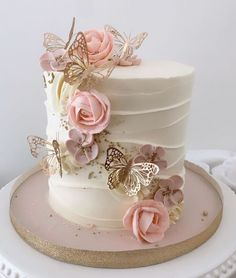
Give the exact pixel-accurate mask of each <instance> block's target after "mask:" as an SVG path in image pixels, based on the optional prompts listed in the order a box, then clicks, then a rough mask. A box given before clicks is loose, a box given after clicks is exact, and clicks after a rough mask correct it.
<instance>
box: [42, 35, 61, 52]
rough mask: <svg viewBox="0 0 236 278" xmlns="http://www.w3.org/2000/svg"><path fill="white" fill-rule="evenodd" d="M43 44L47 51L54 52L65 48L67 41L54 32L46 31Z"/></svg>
mask: <svg viewBox="0 0 236 278" xmlns="http://www.w3.org/2000/svg"><path fill="white" fill-rule="evenodd" d="M43 46H44V47H45V48H46V50H47V51H49V52H54V51H56V50H58V49H63V48H65V46H66V43H65V41H64V40H63V39H61V38H60V37H58V36H57V35H55V34H53V33H45V34H44V41H43Z"/></svg>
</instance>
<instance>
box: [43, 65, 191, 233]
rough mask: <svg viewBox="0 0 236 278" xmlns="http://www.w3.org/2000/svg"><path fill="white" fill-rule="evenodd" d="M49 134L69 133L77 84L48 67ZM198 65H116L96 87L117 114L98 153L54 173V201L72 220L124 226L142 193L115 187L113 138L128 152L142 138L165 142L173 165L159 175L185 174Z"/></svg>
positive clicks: (145, 141)
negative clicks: (109, 164)
mask: <svg viewBox="0 0 236 278" xmlns="http://www.w3.org/2000/svg"><path fill="white" fill-rule="evenodd" d="M44 76H45V79H46V86H47V88H46V92H47V101H46V108H47V113H48V126H47V135H48V138H49V139H53V138H55V136H56V135H57V133H58V135H59V141H60V142H64V141H65V140H66V139H67V138H68V137H67V136H68V135H67V134H68V130H67V128H68V127H67V123H66V122H65V118H64V117H63V111H65V109H66V107H65V103H66V100H67V98H68V96H70V94H72V93H73V91H74V88H73V87H71V86H70V85H68V84H66V83H65V82H64V80H63V75H62V74H60V73H45V75H44ZM192 81H193V68H191V67H188V66H185V65H181V64H177V63H174V62H168V61H167V62H165V61H160V62H156V63H143V64H141V65H140V66H138V67H127V68H126V67H122V68H118V69H115V71H114V72H113V73H112V75H111V77H110V78H109V79H108V80H106V81H105V82H103V83H101V85H99V86H98V87H97V88H96V89H97V90H98V91H100V92H102V93H103V94H106V95H107V96H108V98H109V99H110V101H111V109H112V117H111V121H110V124H109V126H108V128H107V129H106V133H104V134H103V135H102V136H101V137H100V138H99V139H97V140H99V141H100V142H99V148H100V153H99V156H98V158H97V159H96V160H95V161H93V162H91V163H90V164H88V165H86V166H85V167H83V168H82V167H81V168H80V169H79V170H78V172H77V173H76V174H72V173H70V174H67V173H64V175H63V178H61V177H60V176H59V175H54V176H51V177H50V179H49V186H50V191H49V193H50V198H49V199H50V203H51V206H52V207H53V208H54V210H55V211H57V212H58V213H59V214H61V215H62V216H63V217H65V218H67V219H68V220H70V221H72V222H75V223H79V224H84V225H96V226H97V227H98V228H104V229H106V228H109V229H112V228H114V229H117V228H118V229H120V228H122V227H123V226H122V217H123V215H124V213H125V211H126V210H127V209H128V207H130V205H131V204H132V203H133V202H135V201H137V200H138V196H135V197H132V198H131V197H128V196H126V195H121V194H118V193H117V192H116V191H113V190H110V189H109V188H108V186H107V177H108V173H107V171H106V170H105V169H104V162H105V159H106V150H107V148H108V147H109V146H110V145H111V144H112V145H113V146H115V147H117V148H118V149H120V150H122V151H123V152H124V153H125V154H129V155H131V156H132V155H135V153H137V151H138V149H139V148H140V146H141V145H143V144H152V145H155V146H162V147H164V148H165V150H166V156H165V159H166V160H167V163H168V167H167V168H166V169H164V170H161V171H160V173H159V176H160V177H163V178H167V177H170V176H171V175H174V174H178V175H181V176H182V177H184V167H183V162H184V156H185V131H186V123H187V118H188V115H189V110H190V100H191V90H192Z"/></svg>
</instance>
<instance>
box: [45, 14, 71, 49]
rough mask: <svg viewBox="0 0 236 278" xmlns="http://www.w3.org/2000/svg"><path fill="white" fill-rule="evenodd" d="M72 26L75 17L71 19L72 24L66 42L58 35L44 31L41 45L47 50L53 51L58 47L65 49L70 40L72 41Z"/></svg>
mask: <svg viewBox="0 0 236 278" xmlns="http://www.w3.org/2000/svg"><path fill="white" fill-rule="evenodd" d="M74 28H75V18H74V17H73V21H72V25H71V28H70V32H69V36H68V40H67V42H65V41H64V40H63V39H61V38H60V37H58V36H57V35H55V34H53V33H45V34H44V42H43V46H44V47H45V48H46V50H47V51H49V52H54V51H56V50H59V49H65V50H67V49H68V48H69V46H70V44H71V41H72V38H73V35H74Z"/></svg>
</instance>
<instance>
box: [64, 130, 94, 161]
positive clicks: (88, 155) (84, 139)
mask: <svg viewBox="0 0 236 278" xmlns="http://www.w3.org/2000/svg"><path fill="white" fill-rule="evenodd" d="M69 138H70V139H68V140H67V141H66V148H67V150H68V151H69V153H70V154H72V155H73V157H74V159H75V160H76V161H77V162H78V163H79V164H81V165H85V164H88V163H89V162H90V161H92V160H94V159H95V158H96V157H97V155H98V145H97V143H96V142H95V141H94V138H93V135H92V134H89V133H81V132H80V131H79V130H77V129H71V130H70V131H69Z"/></svg>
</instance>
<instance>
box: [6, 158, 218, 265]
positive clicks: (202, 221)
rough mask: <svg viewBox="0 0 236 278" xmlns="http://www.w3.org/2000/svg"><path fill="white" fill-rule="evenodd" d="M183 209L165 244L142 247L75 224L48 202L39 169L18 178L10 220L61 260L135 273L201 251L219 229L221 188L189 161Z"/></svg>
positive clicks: (120, 235)
mask: <svg viewBox="0 0 236 278" xmlns="http://www.w3.org/2000/svg"><path fill="white" fill-rule="evenodd" d="M185 166H186V184H185V190H184V191H185V192H184V193H185V206H184V212H183V215H182V218H181V219H180V221H179V222H178V223H177V224H175V225H171V227H170V229H169V230H168V231H167V232H166V236H165V238H164V240H163V241H161V242H160V243H158V244H140V243H138V242H137V241H136V240H135V239H134V237H133V236H132V234H131V233H130V232H129V231H125V230H122V231H108V230H106V231H101V230H100V231H99V230H97V229H96V227H92V228H85V227H82V226H79V225H76V224H73V223H71V222H69V221H67V220H65V219H64V218H62V217H60V216H59V215H58V214H56V213H55V212H54V211H53V210H52V208H51V207H50V205H49V203H48V183H47V177H45V176H44V175H43V173H42V172H41V171H40V170H39V169H35V170H31V171H29V172H28V173H26V174H25V175H23V176H21V177H19V178H18V179H17V180H16V182H15V186H14V190H13V192H12V194H11V202H10V217H11V221H12V224H13V226H14V228H15V230H16V231H17V233H18V234H19V235H20V236H21V237H22V239H23V240H24V241H25V242H27V243H28V244H30V245H31V246H32V247H33V248H35V249H36V250H38V251H40V252H42V253H44V254H46V255H48V256H50V257H52V258H55V259H57V260H60V261H63V262H67V263H73V264H80V265H85V266H92V267H107V268H131V267H141V266H147V265H153V264H158V263H162V262H165V261H168V260H171V259H173V258H176V257H178V256H181V255H183V254H186V253H188V252H190V251H191V250H193V249H195V248H197V247H198V246H200V245H201V244H203V243H204V242H205V241H207V240H208V239H209V238H210V237H211V236H212V235H213V234H214V232H215V231H216V230H217V228H218V226H219V224H220V221H221V217H222V211H223V202H222V194H221V190H220V186H219V185H218V183H217V182H216V181H215V180H214V179H213V178H212V177H211V176H210V175H208V174H207V172H206V171H205V170H203V169H202V168H201V167H199V166H197V165H195V164H193V163H190V162H187V161H186V162H185Z"/></svg>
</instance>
